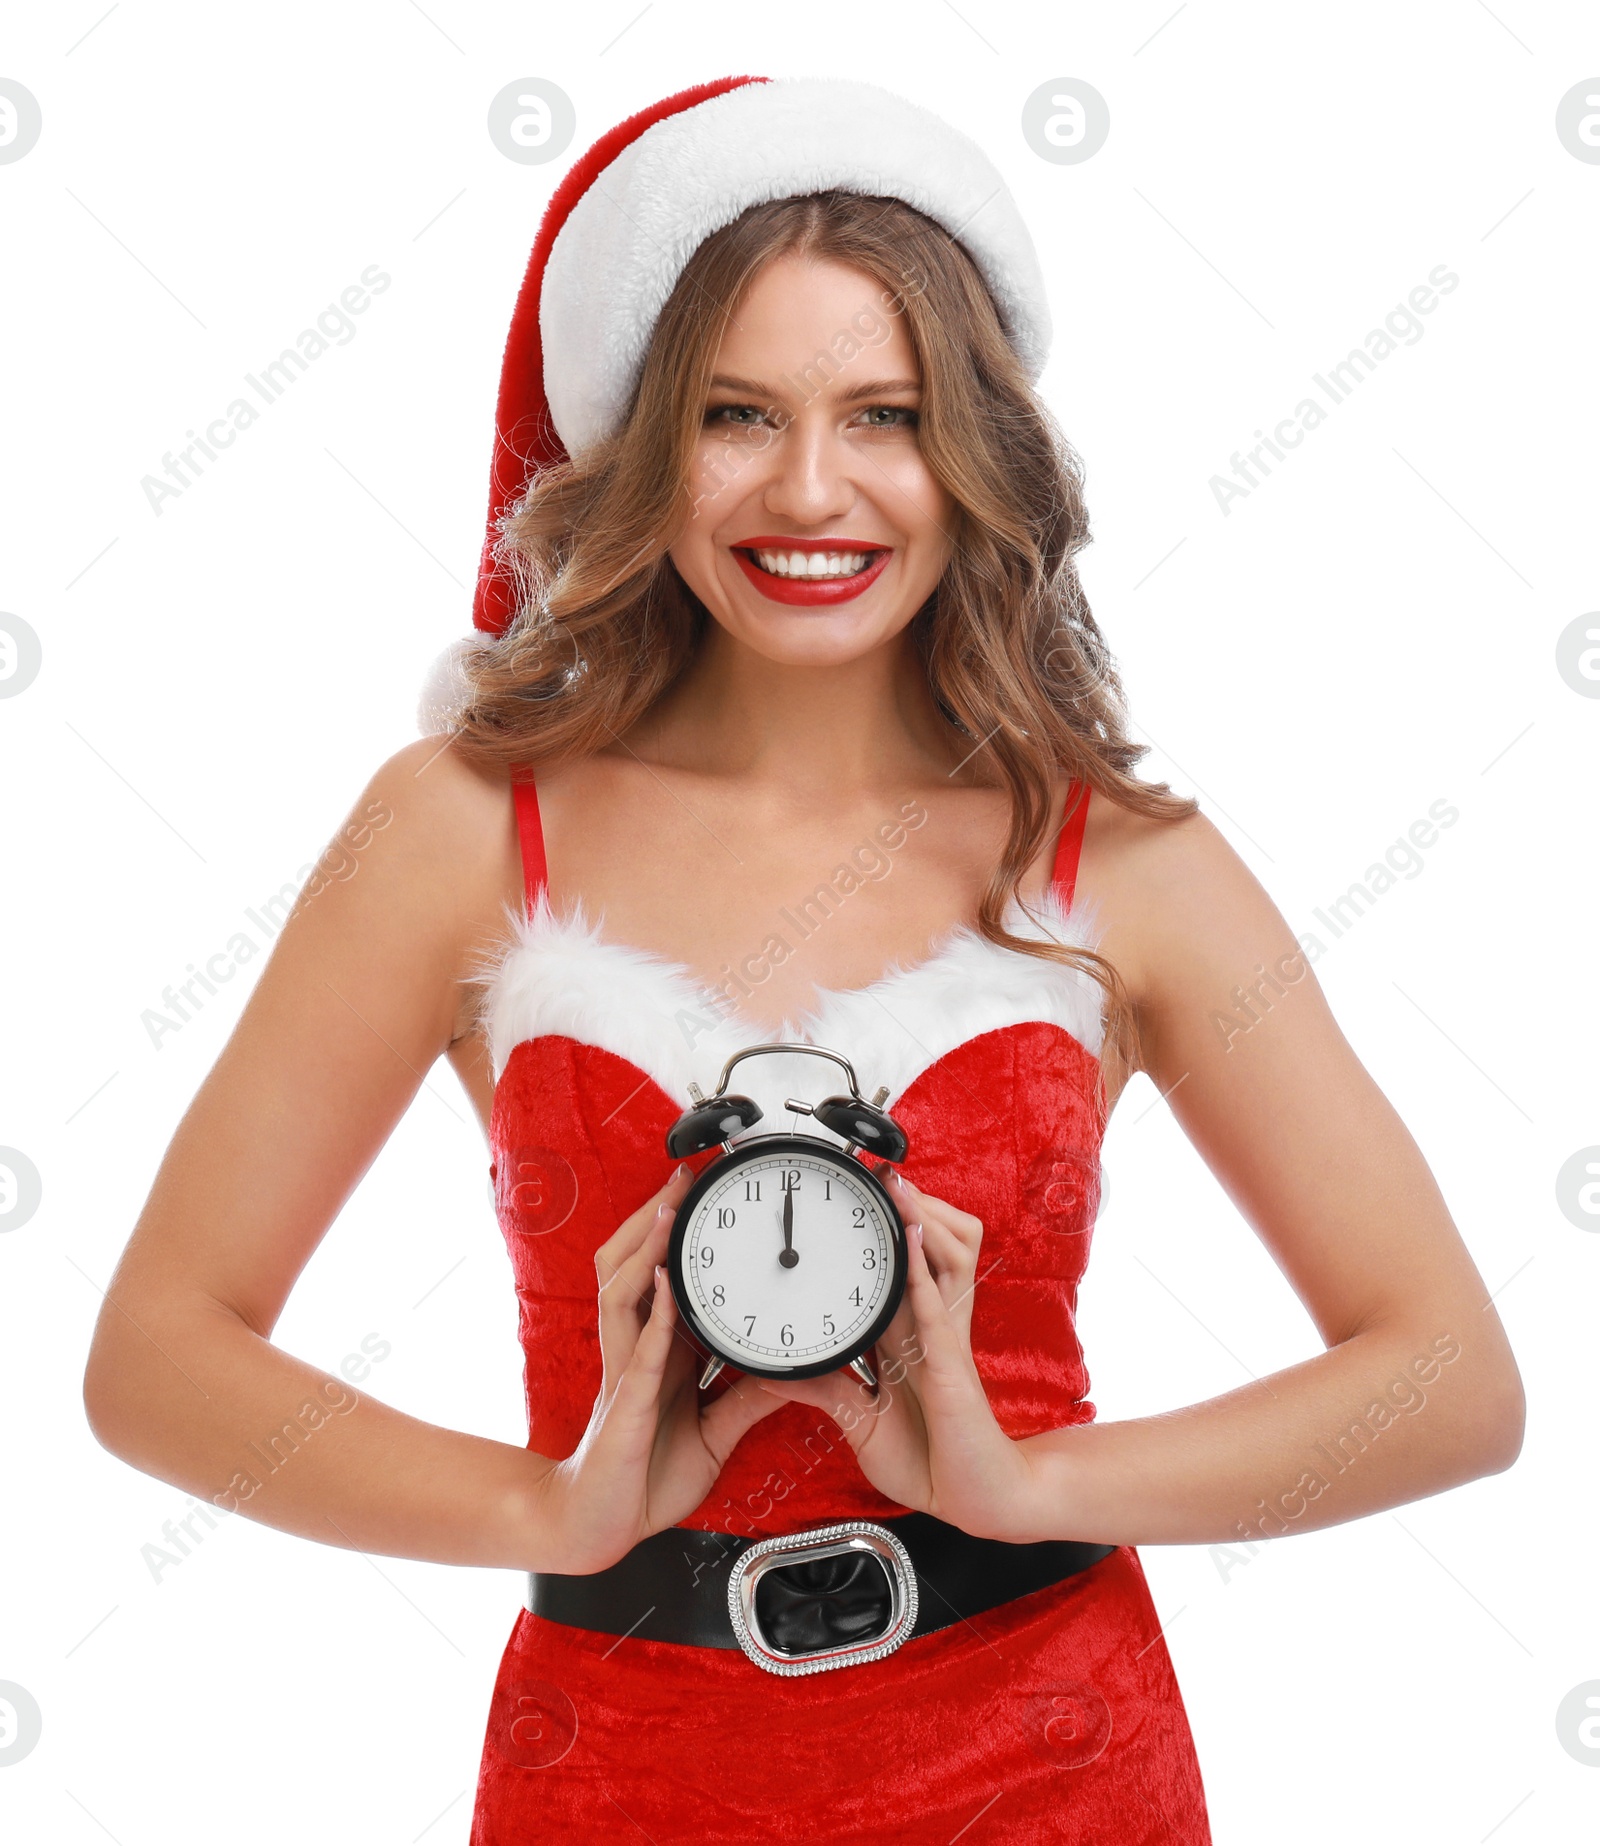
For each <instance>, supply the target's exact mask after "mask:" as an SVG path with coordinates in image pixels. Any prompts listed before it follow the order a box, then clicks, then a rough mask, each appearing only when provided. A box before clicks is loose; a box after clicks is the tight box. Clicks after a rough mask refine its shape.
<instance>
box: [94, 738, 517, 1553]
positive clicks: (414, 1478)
mask: <svg viewBox="0 0 1600 1846" xmlns="http://www.w3.org/2000/svg"><path fill="white" fill-rule="evenodd" d="M438 748H439V740H438V739H426V740H424V741H423V742H422V743H421V744H417V745H413V746H411V747H409V748H408V749H405V750H402V751H401V752H399V754H398V755H396V756H395V757H393V758H391V759H390V761H389V762H388V763H386V764H385V765H384V766H383V767H382V768H381V769H380V770H379V771H378V773H377V774H376V775H375V776H374V778H373V779H372V782H371V783H370V784H369V786H368V788H367V789H366V791H365V792H364V794H363V795H362V797H361V799H360V800H359V801H358V802H357V803H356V805H355V807H354V808H353V809H352V813H351V823H352V824H354V825H355V826H356V827H357V828H358V829H359V828H360V827H361V825H362V824H363V823H365V824H366V825H368V826H371V823H372V821H373V820H377V821H378V822H379V824H378V825H377V826H376V827H374V828H372V830H371V832H370V837H368V838H366V839H365V841H364V843H362V844H361V845H360V847H359V849H358V850H357V851H355V852H354V854H353V855H350V856H352V857H353V858H354V860H355V864H356V869H355V871H354V873H353V874H351V875H349V876H347V877H343V878H338V877H335V878H330V879H328V880H327V881H326V882H325V884H323V886H322V888H321V889H317V890H316V891H315V895H309V894H310V893H311V892H312V891H313V889H314V887H316V885H317V884H318V881H317V880H316V879H312V880H310V881H308V884H307V887H306V890H305V891H303V892H302V893H301V897H300V899H299V901H298V902H297V904H296V907H295V910H294V912H293V914H292V916H291V918H290V920H289V921H288V923H287V924H286V925H285V927H284V929H283V930H282V932H281V933H280V935H279V937H278V940H277V942H276V944H275V946H274V949H273V952H272V956H271V959H270V961H269V963H268V965H267V966H266V968H265V969H264V970H263V972H262V975H261V977H260V980H259V981H258V983H257V986H256V988H255V991H254V992H253V993H252V994H251V996H250V999H249V1001H248V1003H247V1005H246V1006H245V1009H244V1012H243V1014H242V1016H241V1018H240V1020H239V1023H238V1025H237V1027H236V1028H235V1030H234V1032H233V1035H232V1037H231V1038H230V1039H229V1041H228V1043H227V1046H226V1047H225V1049H224V1050H223V1052H222V1054H221V1056H220V1057H219V1059H218V1060H217V1063H216V1065H215V1067H214V1069H213V1070H212V1071H211V1072H210V1074H209V1075H208V1077H207V1078H206V1080H205V1082H204V1084H203V1085H202V1086H201V1089H200V1091H199V1093H198V1094H197V1095H196V1097H195V1099H194V1102H193V1104H192V1105H191V1106H190V1108H189V1110H188V1112H187V1114H186V1115H185V1116H184V1118H183V1121H182V1123H181V1125H180V1126H179V1128H178V1131H177V1133H176V1135H175V1136H174V1137H173V1141H172V1144H171V1146H170V1148H169V1149H168V1151H167V1154H166V1157H165V1159H164V1160H163V1162H162V1165H161V1168H160V1171H159V1173H158V1174H157V1177H156V1180H155V1184H154V1186H153V1188H152V1190H151V1193H150V1197H149V1200H148V1202H147V1204H146V1206H145V1209H144V1211H143V1213H142V1215H141V1216H140V1219H139V1222H138V1225H137V1226H136V1228H135V1230H134V1233H133V1236H132V1238H131V1240H130V1242H129V1244H128V1247H127V1249H126V1251H125V1252H124V1254H123V1256H122V1259H121V1262H120V1264H119V1265H118V1268H117V1271H116V1273H115V1275H114V1277H113V1279H112V1282H111V1285H110V1287H109V1289H108V1291H107V1300H106V1304H105V1306H104V1307H103V1309H102V1311H101V1314H100V1318H99V1322H98V1325H97V1327H96V1330H95V1336H94V1341H93V1345H92V1347H91V1350H90V1353H89V1359H88V1366H87V1370H86V1373H85V1377H84V1403H85V1408H86V1410H87V1412H88V1415H89V1420H90V1423H91V1426H92V1428H93V1430H94V1433H95V1435H96V1437H97V1438H98V1439H99V1441H100V1442H101V1443H102V1444H103V1445H104V1446H105V1447H106V1448H108V1449H110V1450H111V1451H112V1452H113V1453H114V1454H116V1455H119V1456H121V1457H122V1458H123V1459H124V1460H125V1461H128V1462H130V1463H131V1464H132V1465H133V1466H135V1467H138V1468H141V1469H143V1470H145V1471H146V1472H147V1473H151V1474H154V1475H157V1476H159V1477H160V1478H161V1479H163V1480H167V1481H171V1482H173V1483H174V1484H176V1485H177V1486H180V1487H183V1488H185V1489H187V1490H188V1491H189V1492H191V1493H193V1494H195V1495H197V1496H200V1497H204V1498H207V1499H215V1501H216V1503H217V1504H218V1505H219V1506H221V1507H222V1508H223V1509H224V1510H226V1511H230V1512H231V1511H242V1512H244V1513H246V1514H248V1515H249V1516H250V1517H252V1518H255V1519H259V1520H261V1521H263V1522H264V1523H266V1524H269V1525H274V1526H277V1527H279V1528H281V1529H282V1530H284V1531H288V1532H295V1533H299V1534H301V1535H302V1536H304V1537H308V1538H315V1539H319V1540H321V1541H323V1542H324V1543H327V1544H332V1545H341V1546H348V1547H352V1548H357V1549H360V1550H364V1551H372V1552H379V1553H386V1554H389V1555H394V1556H405V1557H416V1558H428V1559H434V1560H438V1561H441V1562H448V1563H457V1564H482V1565H501V1566H510V1565H518V1566H522V1567H528V1566H529V1565H530V1564H532V1563H533V1562H534V1561H535V1560H533V1559H532V1558H530V1556H529V1546H530V1530H531V1529H530V1525H529V1496H530V1493H531V1492H532V1490H533V1488H534V1486H535V1485H536V1483H537V1480H538V1478H539V1474H540V1471H541V1469H542V1468H543V1467H545V1466H548V1464H547V1463H545V1462H543V1460H542V1458H540V1457H538V1456H534V1455H530V1454H529V1453H528V1452H527V1451H526V1450H524V1449H521V1448H518V1447H515V1446H512V1445H510V1444H507V1443H501V1442H494V1441H489V1440H486V1439H484V1438H481V1437H478V1436H472V1435H466V1434H462V1433H460V1432H458V1431H455V1430H450V1429H443V1428H439V1427H437V1426H435V1425H433V1424H431V1423H427V1422H424V1421H421V1420H420V1419H418V1418H416V1417H411V1416H405V1415H402V1414H401V1413H400V1412H398V1411H396V1410H393V1409H390V1408H389V1407H388V1406H386V1405H384V1404H382V1403H380V1402H379V1401H378V1400H377V1399H375V1398H373V1397H369V1396H367V1395H366V1394H365V1393H364V1392H361V1393H358V1392H357V1391H355V1390H354V1389H353V1388H352V1387H351V1386H350V1385H349V1384H348V1383H346V1382H345V1381H344V1380H342V1379H339V1378H337V1377H334V1376H332V1375H330V1374H328V1373H325V1372H322V1371H320V1370H319V1369H318V1368H316V1367H315V1366H311V1365H308V1364H306V1363H304V1362H303V1361H302V1360H300V1359H297V1358H295V1357H294V1356H293V1355H291V1354H289V1353H287V1352H284V1351H281V1350H280V1349H279V1348H278V1347H276V1346H274V1345H273V1344H271V1337H270V1336H271V1334H272V1330H273V1327H274V1325H275V1324H276V1322H277V1320H278V1317H279V1315H280V1314H281V1312H282V1310H283V1306H284V1303H285V1301H286V1300H287V1299H288V1295H289V1291H290V1289H291V1288H292V1287H293V1285H294V1282H295V1279H296V1277H297V1276H298V1275H299V1274H300V1271H301V1270H302V1269H303V1268H304V1266H305V1264H306V1262H307V1261H308V1260H309V1259H310V1257H311V1255H312V1252H313V1251H314V1249H315V1248H316V1246H317V1244H318V1242H319V1241H320V1240H321V1238H322V1236H323V1235H324V1233H325V1232H326V1231H327V1229H328V1227H329V1225H330V1224H331V1223H332V1222H333V1219H334V1218H335V1216H336V1215H337V1213H338V1211H339V1209H340V1207H341V1206H342V1205H343V1203H344V1201H345V1200H346V1199H347V1198H348V1197H349V1195H350V1193H351V1192H352V1191H353V1189H354V1188H355V1186H356V1184H357V1182H358V1181H359V1180H360V1178H361V1176H362V1175H363V1174H364V1173H365V1172H366V1170H367V1168H368V1166H369V1165H370V1164H371V1162H372V1160H373V1159H374V1157H375V1156H376V1154H377V1152H378V1150H379V1148H380V1147H381V1146H382V1145H383V1143H384V1141H385V1140H386V1139H387V1138H388V1135H389V1133H390V1132H391V1130H392V1129H393V1127H394V1125H395V1123H396V1121H397V1120H398V1119H399V1117H400V1116H401V1114H402V1113H403V1111H404V1110H405V1108H406V1106H407V1105H408V1103H409V1102H410V1101H411V1098H412V1096H413V1095H414V1094H415V1092H416V1090H417V1089H418V1087H419V1085H420V1083H421V1081H422V1078H423V1076H424V1075H425V1074H426V1073H427V1071H428V1069H429V1068H430V1066H431V1065H432V1064H433V1063H434V1061H435V1060H436V1059H437V1058H438V1056H439V1055H440V1053H441V1052H443V1051H445V1050H446V1048H447V1047H448V1046H449V1044H450V1042H451V1040H452V1037H453V1036H454V1035H455V1034H456V1032H457V1030H458V1017H459V1015H460V1012H461V1008H462V1002H463V996H464V991H465V990H464V989H463V988H462V986H461V985H460V984H459V983H460V981H461V979H462V977H463V976H464V975H465V973H466V971H467V963H468V960H469V956H470V954H471V952H472V951H473V950H481V949H483V948H484V947H486V946H487V944H488V941H489V939H490V938H491V937H492V935H493V934H494V933H495V931H496V929H497V927H498V925H499V922H500V906H501V904H502V902H503V901H505V898H506V895H507V891H508V884H509V890H510V891H511V892H514V891H515V889H516V885H515V879H516V876H517V871H516V861H515V857H514V852H515V846H514V833H513V829H512V823H511V813H510V805H509V802H508V800H507V798H506V795H505V791H504V789H503V788H496V787H494V786H493V785H491V784H489V783H487V782H485V781H483V780H482V779H481V778H479V777H477V776H476V775H474V774H473V773H472V772H470V771H468V770H467V769H465V768H464V767H463V766H462V765H461V764H460V763H459V762H458V761H456V760H455V757H454V753H453V752H451V751H448V750H447V751H445V752H444V754H443V755H442V756H439V757H438V760H436V761H434V762H433V763H432V764H431V766H429V767H427V768H426V769H425V770H424V769H423V765H424V764H426V763H428V761H429V759H430V758H431V757H434V756H435V755H436V753H437V752H438ZM419 771H420V772H421V773H419ZM384 816H387V817H388V818H387V819H384V818H383V817H384ZM351 837H359V836H351Z"/></svg>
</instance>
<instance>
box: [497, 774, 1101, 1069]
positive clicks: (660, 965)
mask: <svg viewBox="0 0 1600 1846" xmlns="http://www.w3.org/2000/svg"><path fill="white" fill-rule="evenodd" d="M1092 792H1093V791H1092V789H1091V787H1090V785H1089V784H1088V783H1087V782H1086V781H1085V780H1084V779H1083V778H1082V777H1081V776H1074V777H1073V778H1072V779H1071V780H1070V781H1069V782H1068V784H1067V792H1066V799H1065V801H1064V803H1063V814H1062V821H1061V828H1060V831H1059V833H1058V834H1057V836H1056V852H1055V859H1054V861H1053V863H1052V866H1051V874H1050V882H1049V883H1048V884H1047V885H1046V886H1045V889H1044V893H1043V898H1042V901H1041V903H1040V904H1038V905H1035V906H1034V907H1033V910H1032V911H1030V910H1027V909H1024V908H1023V906H1022V904H1021V903H1020V901H1019V900H1018V899H1017V898H1016V897H1015V896H1014V895H1013V897H1012V898H1011V901H1010V902H1009V904H1008V905H1007V906H1006V914H1005V916H1004V918H1003V923H1004V926H1005V927H1006V928H1007V929H1008V930H1010V931H1011V933H1012V934H1014V935H1015V934H1022V935H1028V936H1032V937H1033V938H1034V939H1035V940H1038V939H1039V930H1038V926H1037V924H1036V917H1035V913H1037V912H1038V911H1040V910H1042V911H1043V912H1044V914H1045V915H1046V916H1050V915H1051V914H1052V913H1054V915H1055V920H1056V921H1057V922H1058V923H1060V922H1065V923H1066V925H1067V940H1068V941H1072V940H1073V939H1074V938H1075V937H1076V935H1077V933H1078V926H1079V922H1080V919H1079V918H1078V916H1077V914H1076V909H1075V906H1074V897H1075V894H1076V888H1077V879H1078V860H1079V858H1080V856H1081V854H1082V851H1083V835H1084V828H1085V825H1086V823H1087V820H1088V815H1089V797H1090V795H1091V793H1092ZM511 794H512V802H513V806H514V807H515V810H516V821H517V836H518V843H519V845H520V848H521V855H522V875H523V912H522V918H521V919H520V921H521V922H522V923H524V924H526V923H528V922H530V921H531V920H532V919H533V918H534V917H535V915H536V914H538V913H539V911H540V910H541V909H542V910H543V911H544V912H545V913H547V914H554V910H553V905H552V903H551V899H550V866H549V856H548V853H547V851H546V848H545V840H544V823H543V820H542V818H541V816H540V813H539V791H538V784H537V782H536V781H535V778H534V774H533V771H532V770H531V769H530V768H528V767H527V766H526V765H519V766H518V767H517V768H516V769H514V770H513V771H512V775H511ZM566 914H567V916H568V917H571V918H575V919H576V920H577V922H578V924H579V927H581V928H587V930H588V933H589V939H590V942H591V944H592V945H593V946H600V947H609V948H613V949H616V950H619V951H621V952H622V953H624V954H626V955H630V956H633V957H636V958H640V959H643V960H647V961H649V962H650V963H651V964H653V965H654V967H655V968H657V969H658V970H660V971H661V972H662V973H663V974H667V975H670V976H671V977H673V978H675V979H676V980H678V981H680V982H683V983H685V984H686V985H688V986H689V987H691V988H692V989H693V990H694V991H695V993H697V994H698V995H699V996H700V997H701V998H702V999H704V1000H710V1001H712V1002H713V1004H714V1005H716V1006H718V1007H719V1008H720V1009H721V1011H720V1016H721V1017H722V1018H724V1019H725V1020H727V1021H729V1022H730V1023H732V1024H735V1025H737V1026H738V1027H739V1028H740V1029H741V1030H743V1031H747V1032H751V1033H754V1034H756V1037H757V1038H758V1039H766V1040H769V1041H771V1040H774V1039H782V1038H785V1037H787V1036H789V1035H790V1029H791V1027H794V1026H797V1025H798V1026H801V1027H805V1026H810V1025H814V1024H816V1023H817V1022H818V1021H819V1020H821V1019H823V1018H825V1016H826V1015H827V1014H828V1013H829V1011H830V1010H831V1009H832V1008H833V1007H834V1006H835V1005H836V1003H838V1002H841V1001H846V1000H850V999H852V998H855V997H857V996H875V995H877V994H878V992H879V990H880V989H881V988H883V987H885V986H890V987H892V986H893V985H895V984H896V983H898V982H900V981H904V980H908V979H910V978H912V977H913V976H915V975H916V974H917V973H919V972H920V971H921V970H923V969H928V968H935V967H938V966H939V965H941V964H942V962H943V961H944V960H945V959H946V958H947V957H948V955H949V952H950V950H951V949H952V947H953V946H954V945H955V944H956V943H957V942H961V941H969V940H970V941H977V942H986V941H987V938H986V937H984V936H983V935H982V933H981V932H980V931H979V930H977V929H975V928H974V927H973V926H972V925H971V924H970V923H953V924H950V925H949V926H947V928H946V929H945V930H944V931H943V932H942V933H941V934H939V935H937V936H936V937H935V938H934V942H933V946H932V948H931V949H930V950H929V951H928V953H927V954H926V955H924V956H922V957H920V958H918V959H917V960H914V961H911V962H906V961H903V960H902V959H901V958H900V957H899V956H896V957H895V958H894V959H893V960H892V961H891V962H890V963H889V965H888V966H887V967H886V968H885V969H884V970H883V972H882V973H881V974H879V975H878V976H876V978H875V979H873V980H871V981H869V982H867V983H866V985H865V986H862V987H823V986H820V985H814V987H813V991H814V993H815V995H816V999H815V1001H814V1002H813V1004H812V1005H811V1006H809V1007H802V1008H801V1009H800V1010H799V1011H798V1012H796V1013H792V1014H786V1015H785V1016H784V1018H783V1019H781V1020H780V1021H779V1022H778V1024H777V1025H776V1026H775V1027H767V1026H765V1025H764V1024H762V1022H761V1021H759V1020H756V1019H752V1018H751V1017H750V1016H749V1014H747V1013H746V1012H744V1010H743V1008H742V1007H740V1006H738V1005H736V1004H734V1003H732V1002H728V1001H723V1000H722V999H720V997H719V995H720V990H719V989H718V988H716V987H714V986H712V985H711V984H709V983H708V982H707V981H706V980H705V979H704V978H703V977H702V976H701V975H700V974H699V973H698V972H697V970H695V969H693V968H691V967H690V966H689V965H688V963H686V962H680V961H674V960H673V959H672V957H671V956H668V955H663V954H660V953H659V952H658V951H656V950H653V949H643V948H640V947H638V946H637V945H636V944H633V943H628V942H623V941H620V940H618V939H616V938H614V937H611V936H608V935H606V934H605V931H604V926H603V924H602V923H601V922H600V921H598V920H597V921H596V922H595V923H594V924H593V925H592V926H588V925H587V921H586V916H585V907H584V905H583V902H582V900H581V899H574V900H572V901H571V902H570V903H569V905H568V907H567V912H566ZM602 914H603V913H602ZM1019 919H1020V920H1021V927H1020V928H1019V927H1018V926H1017V925H1018V920H1019ZM1091 929H1092V924H1091ZM1044 934H1045V936H1046V937H1054V934H1055V933H1054V931H1052V930H1050V929H1049V928H1048V926H1046V928H1045V930H1044ZM1055 939H1057V940H1059V939H1060V938H1055ZM991 946H993V945H991Z"/></svg>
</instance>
